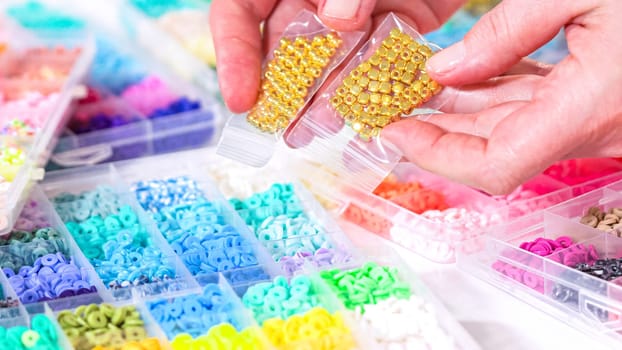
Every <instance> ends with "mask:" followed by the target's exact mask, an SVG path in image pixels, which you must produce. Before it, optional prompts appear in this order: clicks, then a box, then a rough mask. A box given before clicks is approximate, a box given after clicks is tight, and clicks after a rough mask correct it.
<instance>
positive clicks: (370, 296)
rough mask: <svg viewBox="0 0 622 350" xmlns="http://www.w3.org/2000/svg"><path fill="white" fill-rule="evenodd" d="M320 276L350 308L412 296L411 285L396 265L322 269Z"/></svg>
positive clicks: (374, 264) (366, 265) (372, 264)
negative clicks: (406, 281)
mask: <svg viewBox="0 0 622 350" xmlns="http://www.w3.org/2000/svg"><path fill="white" fill-rule="evenodd" d="M320 277H321V278H322V279H323V280H324V281H325V282H326V284H328V286H329V287H330V288H331V290H332V291H333V292H334V293H335V294H336V295H337V297H338V298H339V299H340V300H341V302H342V303H343V305H344V306H345V307H346V309H349V310H354V309H357V308H360V310H361V312H365V306H366V305H373V304H376V303H378V302H379V301H381V300H385V299H388V298H390V297H396V298H398V299H403V298H408V297H409V296H410V294H411V290H410V286H409V285H408V284H407V283H404V282H403V281H402V280H401V278H400V277H399V275H398V271H397V269H396V268H392V267H384V266H379V265H378V264H376V263H367V264H365V265H364V266H363V267H361V268H356V269H352V270H349V271H342V270H340V269H332V270H325V271H322V272H320Z"/></svg>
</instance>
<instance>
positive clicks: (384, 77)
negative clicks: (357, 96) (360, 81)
mask: <svg viewBox="0 0 622 350" xmlns="http://www.w3.org/2000/svg"><path fill="white" fill-rule="evenodd" d="M378 80H380V81H382V82H388V81H389V80H391V72H389V71H386V70H383V71H380V76H378Z"/></svg>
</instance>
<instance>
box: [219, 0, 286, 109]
mask: <svg viewBox="0 0 622 350" xmlns="http://www.w3.org/2000/svg"><path fill="white" fill-rule="evenodd" d="M275 5H276V0H215V1H214V2H213V3H212V5H211V9H210V27H211V30H212V35H213V39H214V47H215V48H216V65H217V67H218V80H219V83H220V89H221V94H222V97H223V99H224V100H225V103H226V104H227V107H229V109H230V110H231V111H232V112H234V113H242V112H245V111H247V110H248V109H250V108H251V107H252V106H253V104H254V103H255V100H256V99H257V91H258V90H259V83H260V77H261V61H262V50H261V43H262V40H261V32H260V28H259V26H260V24H261V22H262V21H263V20H264V19H266V18H267V17H268V16H269V15H270V13H271V12H272V9H273V8H274V6H275Z"/></svg>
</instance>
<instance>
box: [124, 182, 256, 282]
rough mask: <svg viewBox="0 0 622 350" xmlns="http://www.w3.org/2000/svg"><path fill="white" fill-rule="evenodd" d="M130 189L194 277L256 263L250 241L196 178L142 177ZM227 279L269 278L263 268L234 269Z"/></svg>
mask: <svg viewBox="0 0 622 350" xmlns="http://www.w3.org/2000/svg"><path fill="white" fill-rule="evenodd" d="M132 191H133V192H134V193H135V195H136V198H137V199H138V202H139V203H140V205H141V206H142V207H143V209H145V210H147V211H149V212H150V213H151V214H152V217H153V218H154V220H155V221H156V222H157V224H158V228H159V229H160V232H162V234H163V235H164V237H165V238H166V240H167V241H168V243H169V244H170V245H171V247H172V248H173V251H175V253H176V254H177V255H179V256H180V257H181V259H182V261H183V262H184V264H185V265H186V267H187V268H188V269H189V270H190V273H192V274H193V275H200V274H210V273H213V272H223V271H229V270H237V269H243V268H248V267H251V266H257V265H258V262H257V258H256V257H255V254H254V252H253V247H252V245H251V243H250V242H248V241H247V240H246V239H245V238H244V237H243V236H242V235H241V234H240V232H238V230H237V229H236V228H235V227H234V226H232V225H231V223H230V222H228V220H227V219H225V213H224V211H223V210H222V209H223V208H222V207H221V205H219V204H217V203H212V202H210V201H208V200H207V198H206V197H205V195H204V194H203V192H202V191H201V189H200V188H199V185H198V183H197V182H196V181H194V180H192V179H190V178H188V177H177V178H168V179H164V180H151V181H142V182H138V183H136V184H134V186H132ZM246 272H248V270H246ZM228 277H229V278H231V279H232V280H234V281H235V282H250V281H253V280H262V279H265V278H267V276H266V275H265V274H263V273H261V271H259V269H256V270H253V271H252V272H251V273H245V271H232V272H231V273H229V274H228Z"/></svg>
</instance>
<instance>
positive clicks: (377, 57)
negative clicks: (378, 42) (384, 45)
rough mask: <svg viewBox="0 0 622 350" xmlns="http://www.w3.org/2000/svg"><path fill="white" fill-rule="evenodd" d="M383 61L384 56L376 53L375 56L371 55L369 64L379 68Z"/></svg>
mask: <svg viewBox="0 0 622 350" xmlns="http://www.w3.org/2000/svg"><path fill="white" fill-rule="evenodd" d="M381 60H382V56H380V55H379V54H377V53H375V54H373V55H371V57H370V58H369V63H370V64H371V65H372V66H377V65H378V64H380V61H381Z"/></svg>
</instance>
